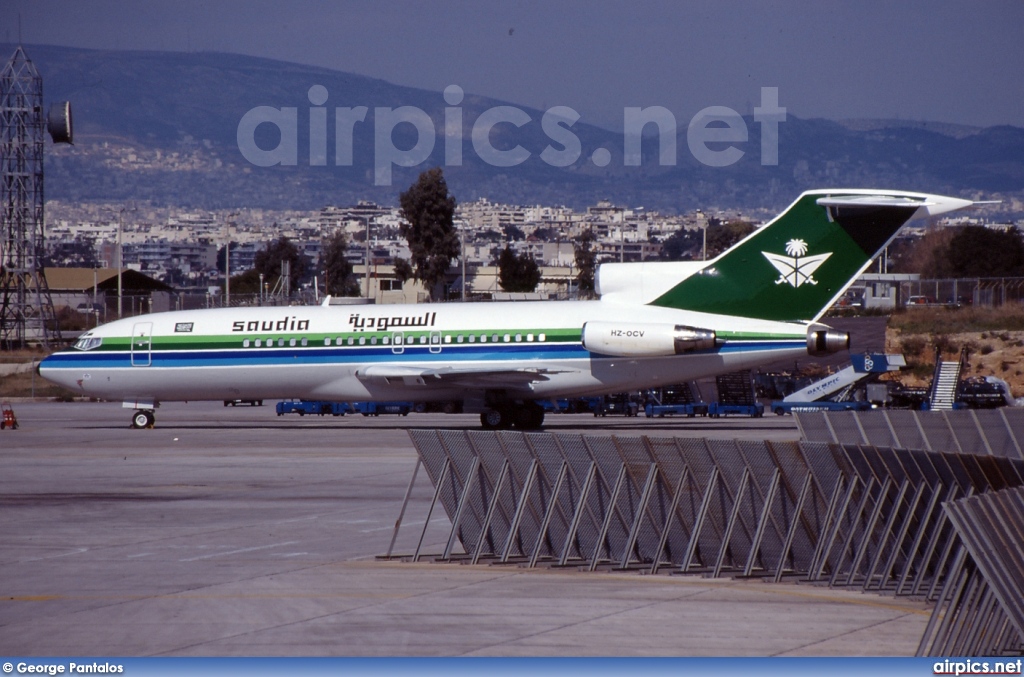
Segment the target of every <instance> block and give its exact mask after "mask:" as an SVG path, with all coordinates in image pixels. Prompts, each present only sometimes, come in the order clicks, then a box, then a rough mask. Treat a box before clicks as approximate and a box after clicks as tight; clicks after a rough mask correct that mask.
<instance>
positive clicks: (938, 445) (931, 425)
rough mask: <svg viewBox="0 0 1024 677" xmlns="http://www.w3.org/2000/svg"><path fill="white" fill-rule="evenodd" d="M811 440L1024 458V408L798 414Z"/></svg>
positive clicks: (798, 423)
mask: <svg viewBox="0 0 1024 677" xmlns="http://www.w3.org/2000/svg"><path fill="white" fill-rule="evenodd" d="M794 417H795V418H796V423H797V426H798V427H799V429H800V435H801V437H802V438H803V439H804V440H807V441H809V442H831V443H834V444H870V445H874V446H878V447H895V448H901V449H922V450H925V451H936V452H949V453H957V454H977V455H982V456H1000V457H1005V458H1013V459H1020V460H1024V451H1022V449H1024V408H1021V409H1018V408H1009V407H1004V408H1001V409H962V410H957V411H912V410H909V409H888V410H887V409H875V410H872V411H830V412H822V411H815V412H796V413H794Z"/></svg>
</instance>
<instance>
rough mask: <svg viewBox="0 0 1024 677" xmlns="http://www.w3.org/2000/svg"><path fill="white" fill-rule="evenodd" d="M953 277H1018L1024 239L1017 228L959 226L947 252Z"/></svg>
mask: <svg viewBox="0 0 1024 677" xmlns="http://www.w3.org/2000/svg"><path fill="white" fill-rule="evenodd" d="M946 260H947V261H949V268H950V273H951V275H952V277H1018V276H1020V275H1022V274H1024V242H1021V239H1020V235H1019V234H1018V233H1017V231H1016V230H993V229H992V228H985V227H984V226H967V227H966V228H962V229H961V230H960V231H959V232H957V234H956V235H954V236H953V238H952V239H951V240H950V241H949V249H948V251H947V254H946Z"/></svg>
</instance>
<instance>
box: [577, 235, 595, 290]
mask: <svg viewBox="0 0 1024 677" xmlns="http://www.w3.org/2000/svg"><path fill="white" fill-rule="evenodd" d="M595 240H597V238H596V237H595V236H594V231H593V230H592V229H590V228H588V229H587V230H585V231H583V234H581V235H580V236H579V237H578V238H576V243H575V244H574V245H573V250H574V253H575V258H576V288H577V289H578V290H579V293H580V295H581V296H584V297H586V296H592V295H593V293H594V275H595V274H596V273H597V250H596V249H594V242H595Z"/></svg>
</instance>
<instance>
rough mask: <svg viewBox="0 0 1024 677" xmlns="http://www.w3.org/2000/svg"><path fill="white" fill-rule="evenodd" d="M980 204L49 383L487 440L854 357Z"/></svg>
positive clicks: (97, 363)
mask: <svg viewBox="0 0 1024 677" xmlns="http://www.w3.org/2000/svg"><path fill="white" fill-rule="evenodd" d="M972 204H973V203H972V202H971V201H969V200H962V199H957V198H951V197H943V196H939V195H927V194H923V193H908V192H898V191H879V190H817V191H810V192H806V193H804V194H803V195H801V196H800V197H799V198H798V199H797V200H796V202H794V203H793V204H792V205H790V206H789V208H787V209H786V210H785V211H784V212H783V213H782V214H781V215H779V216H778V217H776V218H775V219H773V220H772V221H771V222H770V223H768V224H767V225H765V226H763V227H761V228H759V229H758V230H756V231H754V232H753V233H752V234H751V235H749V236H748V237H747V238H745V239H744V240H742V241H741V242H739V243H737V244H736V245H735V246H733V247H732V248H730V249H729V250H728V251H726V252H725V253H723V254H722V255H720V256H718V257H717V258H715V259H713V260H711V261H692V262H680V263H666V262H651V263H610V264H604V265H602V266H600V268H599V270H598V274H597V287H598V292H599V294H600V300H597V301H542V302H505V303H466V304H462V303H446V304H422V305H380V306H376V305H361V306H330V305H326V304H325V305H323V306H302V307H259V308H223V309H208V310H192V311H176V312H167V313H155V314H152V315H145V316H140V317H132V318H126V319H122V320H117V321H116V322H111V323H108V324H105V325H103V326H100V327H97V328H96V329H93V330H92V331H88V332H86V333H84V334H82V336H81V337H80V338H79V339H78V342H77V343H75V344H74V346H73V347H72V348H71V349H70V350H65V351H62V352H58V353H54V354H53V355H51V356H49V357H47V358H46V359H44V360H43V361H42V363H41V364H40V366H39V373H40V375H42V376H43V377H44V378H46V379H48V380H50V381H53V382H54V383H58V384H60V385H62V386H64V387H66V388H69V389H71V390H73V391H74V392H76V393H79V394H81V395H86V396H90V397H98V398H103V399H109V400H121V401H122V402H123V403H124V407H125V408H130V409H134V410H135V412H134V414H133V416H132V426H133V427H136V428H144V427H152V426H153V424H154V421H155V416H154V410H155V409H156V408H157V407H158V406H159V404H160V402H166V401H173V400H234V399H272V398H303V399H316V400H334V401H388V400H416V401H436V400H453V399H462V400H463V401H464V403H465V410H466V411H474V412H479V413H480V420H481V423H482V424H483V426H484V427H485V428H508V427H517V428H520V429H525V430H529V429H536V428H539V427H540V426H541V425H542V424H543V421H544V411H543V409H542V408H541V407H540V405H538V404H537V403H536V400H538V399H543V398H549V397H566V396H570V397H575V396H582V395H596V394H603V393H610V392H619V391H624V390H639V389H645V388H651V387H657V386H661V385H667V384H672V383H679V382H683V381H689V380H692V379H696V378H701V377H705V376H711V375H714V374H719V373H723V372H728V371H733V370H737V369H745V368H750V367H753V366H756V365H758V364H763V363H766V362H770V361H774V360H777V359H780V358H789V359H792V358H796V357H798V356H799V355H801V354H807V353H808V352H809V353H811V354H823V353H829V352H836V351H840V350H846V349H848V348H849V345H850V337H849V336H848V335H847V334H845V333H842V332H837V331H834V330H832V329H829V328H828V327H826V326H824V325H821V324H819V323H818V320H819V319H820V318H821V316H822V315H823V314H824V313H825V311H826V310H827V309H828V307H829V306H830V305H832V303H834V302H835V300H836V299H838V298H839V296H840V295H841V294H842V293H843V292H844V291H845V290H846V289H847V287H849V285H850V284H851V283H852V282H853V280H855V279H856V278H857V276H859V275H860V274H861V273H862V272H864V271H865V270H866V269H867V268H868V266H869V265H870V264H871V260H872V259H873V258H874V257H875V256H876V255H877V254H878V253H879V252H880V251H881V250H882V249H883V248H884V247H885V246H886V245H887V244H888V243H889V242H890V241H891V240H892V238H893V237H894V236H895V235H896V233H897V231H898V230H899V229H900V228H901V227H902V226H903V225H904V224H905V223H906V222H907V221H909V220H911V219H914V218H920V217H928V216H935V215H938V214H943V213H946V212H950V211H954V210H957V209H962V208H964V207H968V206H970V205H972Z"/></svg>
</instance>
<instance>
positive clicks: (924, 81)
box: [0, 0, 1024, 130]
mask: <svg viewBox="0 0 1024 677" xmlns="http://www.w3.org/2000/svg"><path fill="white" fill-rule="evenodd" d="M19 14H20V16H21V33H22V40H23V42H24V43H26V44H32V43H45V44H53V45H66V46H76V47H89V48H101V49H119V50H120V49H125V50H128V49H154V50H174V51H200V50H203V51H222V52H235V53H241V54H250V55H255V56H263V57H268V58H273V59H281V60H286V61H294V62H299V63H305V64H314V65H319V66H325V67H328V68H332V69H336V70H342V71H349V72H353V73H359V74H362V75H368V76H372V77H377V78H382V79H384V80H388V81H390V82H394V83H398V84H402V85H410V86H415V87H422V88H425V89H430V90H437V91H439V90H442V89H443V88H444V87H445V86H447V85H449V84H458V85H460V86H461V87H462V88H463V89H464V90H465V91H466V92H468V93H475V94H482V95H485V96H491V97H495V98H499V99H504V100H507V101H511V102H514V103H519V104H523V105H527V106H532V107H536V108H548V107H551V106H555V105H566V106H571V107H573V108H575V109H576V110H577V111H578V112H579V113H581V114H582V116H583V121H584V122H591V123H595V124H601V125H604V126H606V127H610V128H613V129H614V128H617V129H619V130H621V129H622V110H623V108H624V107H626V106H652V105H658V106H665V107H667V108H669V109H670V110H672V112H673V113H675V115H676V117H677V119H679V120H680V122H681V124H685V122H686V121H688V120H689V118H690V116H692V115H693V114H694V113H695V112H696V111H698V110H700V109H702V108H704V107H706V106H716V105H717V106H729V107H731V108H733V109H735V110H737V111H739V112H741V113H749V112H750V110H751V107H753V106H756V105H758V103H759V100H760V91H761V89H760V88H761V87H778V88H779V104H780V105H781V106H783V107H785V108H786V109H787V111H788V112H789V114H792V115H796V116H799V117H826V118H832V119H842V118H860V117H875V118H894V117H898V118H904V119H913V120H929V121H941V122H953V123H961V124H969V125H986V126H987V125H995V124H1012V125H1017V126H1021V127H1024V40H1022V37H1021V32H1022V29H1024V2H1022V1H1021V0H984V1H979V0H970V1H968V0H932V1H931V2H922V3H894V2H892V0H882V1H879V0H859V1H852V0H851V1H849V2H839V1H837V0H817V1H814V2H805V3H797V2H755V1H746V0H715V1H714V2H710V1H709V2H675V1H672V0H650V1H646V0H632V1H630V2H610V1H608V0H593V1H590V2H582V1H580V2H558V1H549V2H526V1H522V0H513V1H509V2H502V3H489V2H450V1H445V0H435V1H433V2H382V1H377V2H373V1H368V2H316V1H313V0H299V1H292V2H287V3H284V2H269V1H265V0H262V1H256V2H242V1H237V0H215V1H213V2H210V1H208V0H203V1H194V0H176V1H174V2H156V1H153V2H137V1H135V0H121V1H118V0H97V1H91V2H79V1H74V2H70V1H60V2H58V1H54V0H43V1H39V0H33V1H28V0H2V2H0V38H3V39H5V40H6V41H8V42H14V41H16V40H17V39H18V16H19ZM30 56H31V54H30ZM358 103H359V102H352V104H358Z"/></svg>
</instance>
